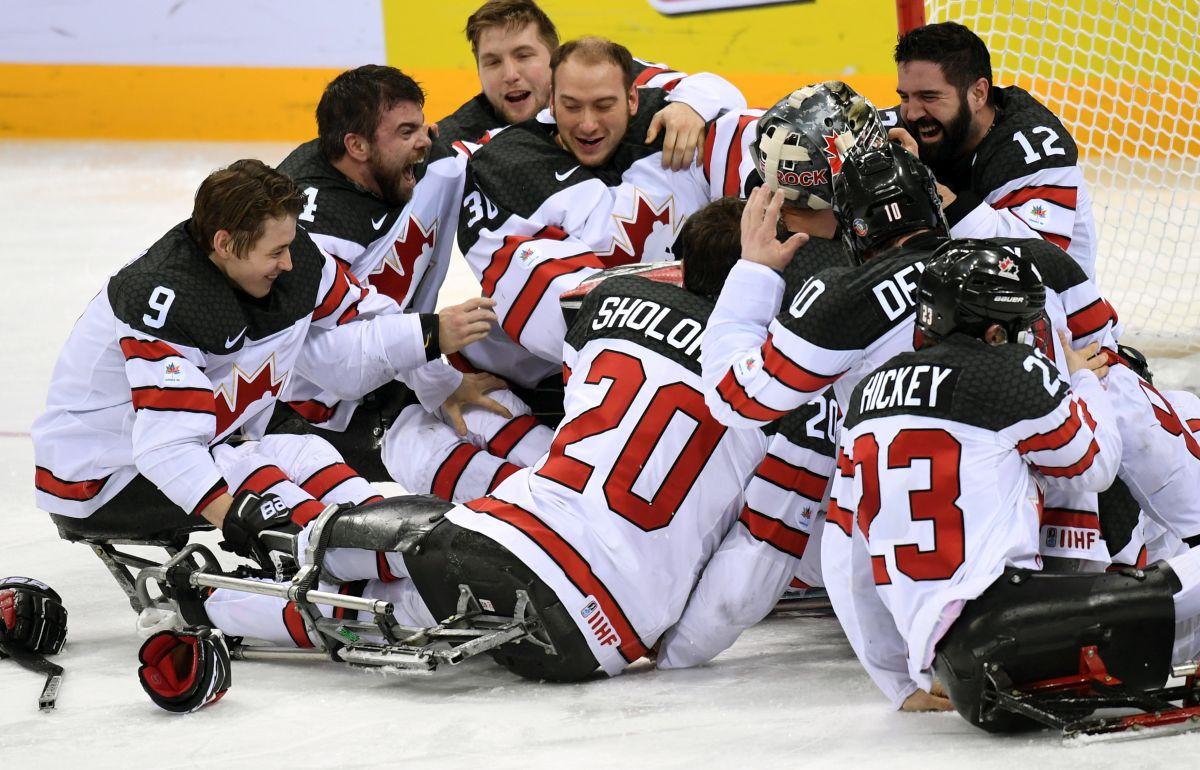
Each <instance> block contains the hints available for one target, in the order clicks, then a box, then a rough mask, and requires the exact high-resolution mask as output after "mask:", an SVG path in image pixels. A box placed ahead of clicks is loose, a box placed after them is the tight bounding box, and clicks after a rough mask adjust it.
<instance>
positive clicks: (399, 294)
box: [367, 214, 437, 306]
mask: <svg viewBox="0 0 1200 770" xmlns="http://www.w3.org/2000/svg"><path fill="white" fill-rule="evenodd" d="M436 242H437V221H436V220H435V221H434V222H433V224H432V225H430V226H429V229H425V227H424V226H423V225H422V224H421V220H419V219H417V218H416V217H415V216H413V215H411V214H410V215H409V217H408V222H407V223H406V224H405V225H404V231H403V232H402V233H400V237H399V238H397V239H396V243H395V244H394V245H393V246H392V248H390V249H388V250H387V252H386V253H385V254H384V256H383V261H382V262H380V263H379V267H377V268H376V269H375V270H374V271H373V272H372V273H371V274H370V275H368V276H367V283H369V284H371V285H372V286H374V287H375V289H376V290H377V291H378V292H379V293H380V294H382V295H384V296H385V297H391V298H392V299H394V300H396V304H398V305H401V306H403V303H404V298H405V297H407V296H408V289H409V287H410V286H411V285H412V279H413V267H414V266H415V265H416V264H417V260H418V259H420V258H421V255H422V254H424V253H425V249H426V248H429V249H430V250H432V249H433V246H434V244H435V243H436Z"/></svg>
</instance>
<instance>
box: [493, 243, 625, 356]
mask: <svg viewBox="0 0 1200 770" xmlns="http://www.w3.org/2000/svg"><path fill="white" fill-rule="evenodd" d="M589 267H594V268H598V269H603V268H604V262H602V261H601V259H600V257H597V256H596V255H595V254H593V253H592V252H590V251H589V252H586V253H584V254H579V255H576V256H574V257H563V258H562V259H548V260H546V261H545V262H542V263H541V264H540V265H538V266H537V267H535V268H534V269H533V272H532V273H530V274H529V277H528V278H527V279H525V284H524V285H523V286H522V287H521V292H520V294H518V295H517V298H516V299H515V300H513V303H512V305H511V306H510V307H509V309H508V312H507V313H505V314H504V323H503V324H501V325H502V326H503V327H504V331H505V333H507V334H508V336H509V337H512V339H513V341H514V342H517V343H520V342H521V334H522V332H524V331H525V325H526V324H527V323H529V319H530V318H531V317H532V316H533V312H534V311H535V310H537V307H538V305H539V304H540V303H541V301H542V297H543V296H545V294H546V291H547V290H548V289H549V288H550V284H552V283H553V282H554V281H555V280H556V279H558V278H561V277H562V276H564V275H570V274H571V273H576V272H579V271H580V270H584V269H586V268H589Z"/></svg>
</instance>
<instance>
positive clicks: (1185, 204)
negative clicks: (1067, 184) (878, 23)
mask: <svg viewBox="0 0 1200 770" xmlns="http://www.w3.org/2000/svg"><path fill="white" fill-rule="evenodd" d="M897 10H898V16H899V20H900V28H901V31H907V30H908V29H911V28H912V27H914V26H920V25H921V24H923V23H933V22H940V21H956V22H959V23H961V24H965V25H966V26H968V27H970V28H971V29H972V30H974V31H975V32H976V34H978V35H979V36H980V37H981V38H983V40H984V41H985V42H986V43H987V45H988V49H989V50H990V51H991V55H992V69H993V77H994V79H995V82H996V84H997V85H1002V86H1005V85H1019V86H1021V87H1023V88H1025V89H1026V90H1028V91H1029V92H1030V93H1032V94H1034V95H1035V96H1036V97H1038V98H1039V99H1040V100H1041V101H1042V102H1043V103H1044V104H1045V105H1046V106H1048V107H1049V108H1050V109H1051V110H1053V111H1054V112H1055V114H1057V115H1058V116H1059V117H1060V118H1061V119H1062V121H1063V123H1064V124H1065V125H1066V126H1067V128H1068V129H1070V131H1071V132H1072V134H1073V135H1074V137H1075V141H1076V143H1077V144H1078V146H1079V151H1080V156H1081V157H1080V165H1081V166H1082V167H1083V173H1084V176H1085V178H1086V179H1087V181H1088V186H1089V188H1090V191H1091V194H1092V198H1093V205H1094V212H1095V218H1096V236H1097V239H1098V255H1097V278H1098V282H1099V284H1100V288H1101V290H1102V291H1104V293H1105V294H1106V295H1107V296H1108V297H1109V298H1110V299H1111V300H1112V301H1113V304H1114V305H1115V306H1116V308H1117V311H1118V313H1119V314H1120V316H1121V320H1122V321H1123V322H1124V324H1125V328H1126V332H1127V336H1126V339H1127V340H1128V341H1130V342H1131V343H1133V344H1137V345H1140V346H1142V347H1143V348H1145V349H1146V350H1147V352H1151V353H1153V354H1155V355H1156V356H1182V355H1189V354H1195V353H1197V352H1200V107H1198V105H1200V3H1198V2H1196V0H983V1H982V2H981V1H980V0H927V1H925V2H922V0H897ZM1197 384H1200V383H1192V385H1193V387H1194V386H1195V385H1197Z"/></svg>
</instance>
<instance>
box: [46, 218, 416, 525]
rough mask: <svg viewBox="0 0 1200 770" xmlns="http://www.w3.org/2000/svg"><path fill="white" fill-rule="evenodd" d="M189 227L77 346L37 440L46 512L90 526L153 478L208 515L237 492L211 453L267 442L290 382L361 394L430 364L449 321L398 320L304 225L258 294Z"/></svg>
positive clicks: (131, 279) (94, 310)
mask: <svg viewBox="0 0 1200 770" xmlns="http://www.w3.org/2000/svg"><path fill="white" fill-rule="evenodd" d="M187 224H188V223H187V222H183V223H180V224H179V225H176V226H175V227H173V228H172V229H171V230H170V231H169V232H168V233H167V234H166V235H165V236H163V237H162V238H161V239H160V240H159V241H158V242H157V243H155V244H154V245H153V246H151V247H150V249H149V250H147V251H146V252H144V253H143V254H142V255H141V256H139V257H138V258H137V259H135V260H133V261H132V262H130V263H129V264H128V265H126V266H125V267H123V268H122V269H121V270H119V271H117V272H116V273H115V274H114V275H113V276H112V277H110V278H109V280H108V283H107V285H106V286H105V288H104V290H103V291H101V292H100V293H99V294H97V295H96V297H95V298H93V299H92V301H91V303H90V304H89V305H88V307H87V309H86V310H85V311H84V313H83V315H82V316H81V317H80V319H79V320H78V321H77V322H76V324H75V327H74V329H72V331H71V334H70V336H69V337H68V339H67V342H66V344H65V345H64V346H63V349H62V352H61V353H60V354H59V358H58V362H57V363H56V365H55V368H54V374H53V378H52V380H51V383H50V392H49V395H48V396H47V399H46V411H45V412H43V413H42V414H41V415H40V416H39V417H38V418H37V420H36V421H35V422H34V424H33V431H32V434H33V444H34V457H35V461H36V464H37V474H36V497H37V504H38V507H40V508H42V509H43V510H46V511H49V512H51V513H56V514H61V515H64V516H72V517H86V516H88V515H90V514H91V513H92V512H93V511H95V510H96V509H97V508H98V507H100V506H101V505H103V504H104V503H105V502H107V501H108V500H110V499H112V498H113V496H114V495H116V494H117V493H118V492H119V491H120V490H121V489H122V488H123V487H124V486H125V485H126V484H128V483H129V482H130V481H131V480H132V479H133V478H134V477H135V476H137V475H138V474H139V473H141V474H142V475H144V476H146V478H148V479H149V480H150V481H151V482H153V483H154V484H155V485H156V486H157V487H158V488H159V489H160V490H162V492H163V493H164V494H165V495H166V496H167V498H169V499H170V500H171V501H172V502H174V503H175V504H177V505H178V506H179V507H181V508H183V509H184V510H185V511H192V512H198V511H200V510H202V509H203V508H204V507H205V506H207V505H208V503H209V502H211V501H212V500H214V499H216V497H217V496H219V495H220V494H222V493H224V492H226V491H227V489H226V484H225V482H224V480H223V479H222V477H221V474H220V472H219V471H218V469H217V466H216V464H215V463H214V462H213V458H212V455H211V454H210V452H209V447H211V446H212V445H214V444H216V443H218V442H220V441H223V440H225V439H227V438H229V437H231V436H233V435H235V434H240V435H243V436H246V437H248V438H258V437H261V436H262V434H263V432H264V431H265V429H266V424H267V422H268V420H269V418H270V414H271V410H272V408H273V406H274V403H275V400H276V399H277V398H278V397H279V394H280V393H281V392H283V390H284V389H285V388H286V385H287V382H288V380H289V378H291V377H292V376H294V375H299V376H303V377H305V378H306V379H308V380H310V381H312V382H316V383H321V384H322V385H323V386H324V387H326V388H328V389H329V390H330V391H331V392H334V393H336V394H338V395H339V396H341V397H342V398H348V399H355V398H359V397H361V396H362V395H363V394H364V393H366V392H369V391H370V390H372V389H374V388H376V387H379V386H380V385H382V384H383V383H385V382H387V381H388V380H390V379H393V378H395V376H396V374H397V372H399V371H404V370H407V369H413V368H416V367H417V366H420V365H422V364H424V363H425V362H426V360H427V354H426V348H425V341H424V340H425V335H424V330H425V327H426V326H429V325H430V324H432V323H436V316H431V315H418V314H405V313H400V312H398V311H397V309H396V303H395V302H393V301H391V300H390V299H385V298H383V297H381V296H380V295H379V293H378V292H376V291H375V290H374V289H371V288H369V287H364V286H362V285H361V284H360V283H359V282H358V280H357V279H356V278H355V277H354V276H353V274H351V273H350V271H349V270H347V269H346V267H345V266H344V265H343V264H342V263H340V262H338V261H337V260H335V259H332V258H330V257H328V256H326V255H325V254H324V253H322V252H321V250H320V249H319V248H318V247H317V245H316V244H315V243H313V241H312V240H311V239H310V238H309V237H308V235H307V234H306V233H305V232H304V230H303V229H298V230H297V235H296V239H295V240H294V241H293V242H292V245H291V259H292V269H291V271H289V272H286V273H283V274H281V275H280V276H279V277H278V278H277V279H276V280H275V282H274V285H273V287H272V289H271V292H270V293H269V294H268V295H267V296H266V297H265V298H263V299H255V298H253V297H250V296H249V295H247V294H244V293H243V292H241V291H240V290H238V289H236V288H234V286H233V285H232V284H231V283H230V282H229V281H228V279H226V277H225V276H224V274H223V273H221V271H220V270H219V269H218V268H217V266H216V265H215V264H214V263H213V262H212V261H211V260H209V259H208V258H207V256H206V255H205V254H204V253H203V252H202V251H201V250H200V248H199V247H198V246H197V245H196V243H195V241H193V239H192V238H191V237H190V235H189V233H188V230H187ZM301 523H303V522H301Z"/></svg>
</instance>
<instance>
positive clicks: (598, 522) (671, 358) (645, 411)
mask: <svg viewBox="0 0 1200 770" xmlns="http://www.w3.org/2000/svg"><path fill="white" fill-rule="evenodd" d="M709 308H711V303H710V302H708V301H707V300H705V299H703V298H700V297H698V296H696V295H693V294H690V293H688V292H685V291H683V290H682V289H679V288H676V287H673V286H668V285H665V284H659V283H654V282H651V281H648V280H646V279H643V278H639V277H626V276H621V277H614V278H610V279H608V280H606V281H604V283H602V284H601V285H600V286H599V287H597V288H596V289H593V290H592V292H591V293H590V294H589V295H588V297H587V299H586V300H585V301H584V304H583V307H582V308H581V310H580V313H579V316H578V318H577V320H576V322H575V324H574V325H573V326H572V329H571V332H570V335H569V336H568V340H567V347H566V356H565V357H566V359H567V361H566V363H567V366H568V367H569V379H568V382H567V387H566V396H565V403H564V408H565V411H566V418H565V419H564V421H563V422H562V424H561V425H560V426H559V428H558V431H557V432H556V434H555V437H554V441H553V443H552V446H551V449H550V452H549V453H548V455H547V456H546V457H544V458H542V460H541V461H540V462H539V463H537V464H536V465H535V466H533V467H531V468H527V469H524V470H521V471H519V472H517V473H515V474H514V475H512V476H510V477H509V478H508V479H507V480H505V481H504V482H503V483H502V484H501V485H500V486H499V487H498V488H497V489H496V490H495V492H493V493H492V495H490V496H488V497H485V498H482V499H480V500H476V501H473V502H470V503H467V504H466V505H465V506H459V507H457V508H455V509H454V510H453V511H451V512H450V513H449V514H448V517H449V518H450V519H451V520H452V521H454V523H456V524H458V525H459V526H462V527H466V528H468V529H473V530H475V531H477V532H480V533H482V534H484V535H486V536H487V537H489V538H491V539H493V540H495V541H497V542H498V543H500V544H502V545H503V546H504V547H505V548H507V549H508V550H510V551H512V552H513V553H514V554H515V555H516V556H517V557H518V558H520V559H521V560H522V561H523V562H525V563H526V564H527V565H529V566H530V568H532V569H533V570H534V571H536V572H537V574H538V575H539V576H540V577H541V578H542V579H543V580H544V581H545V582H546V583H547V584H548V585H549V586H550V587H551V588H552V589H553V590H554V591H555V593H556V594H557V595H558V597H559V598H560V599H561V600H562V602H563V605H564V606H565V607H566V608H567V610H568V612H569V613H570V615H571V616H572V618H573V619H574V620H575V622H576V624H578V626H579V628H580V630H581V631H582V633H583V635H584V637H585V638H586V639H587V640H588V643H589V645H590V646H591V649H592V651H593V652H594V653H595V655H596V659H597V661H599V663H600V664H601V666H602V667H603V668H604V669H605V671H607V672H608V673H610V674H615V673H618V672H619V671H621V670H622V669H623V668H624V667H625V666H627V665H629V664H630V663H632V662H633V661H635V660H637V659H638V658H640V657H642V656H644V655H646V654H647V651H648V649H649V648H650V647H651V646H653V645H654V644H655V643H656V642H658V641H659V640H660V637H661V638H662V642H661V646H660V649H659V661H660V663H664V664H665V665H670V663H669V661H672V660H674V659H675V656H676V651H677V650H679V651H682V654H683V655H684V656H693V655H694V653H693V652H691V651H692V650H694V649H702V650H704V651H705V652H704V653H703V655H701V656H700V657H703V658H704V659H707V658H708V657H711V655H712V654H715V651H714V652H708V651H709V650H712V649H713V648H714V647H715V648H716V651H719V650H720V649H723V647H724V645H726V644H728V642H729V641H732V637H736V636H737V632H738V631H740V630H741V628H740V627H739V628H736V629H733V630H732V637H729V636H728V635H729V634H730V632H731V626H730V624H732V623H739V622H744V620H745V619H744V618H739V617H737V616H738V615H740V614H742V613H744V612H745V609H744V608H746V607H748V606H750V605H752V604H754V603H757V604H758V605H761V606H763V609H762V610H761V614H759V615H758V616H757V617H754V618H753V619H751V620H749V621H748V622H747V623H746V624H747V625H748V624H749V622H754V621H756V620H758V619H759V618H760V617H761V616H762V614H765V613H766V611H767V610H768V609H769V608H770V606H771V605H773V604H774V602H775V600H776V599H777V598H778V596H779V587H781V585H782V584H780V586H779V587H776V586H772V587H770V588H765V589H763V594H762V595H761V596H760V595H758V594H756V593H755V589H756V588H759V587H761V586H759V585H757V584H755V582H754V579H753V577H752V576H754V575H761V574H762V572H761V571H758V572H756V570H761V569H762V567H763V566H764V565H763V564H760V563H756V562H755V561H754V560H749V561H747V562H743V564H742V568H743V573H744V574H743V576H742V577H740V578H739V579H736V580H718V581H710V582H711V585H710V586H709V589H708V590H705V591H701V590H700V589H699V588H697V580H698V579H699V580H700V582H701V584H702V585H703V584H704V582H705V578H704V577H703V573H704V571H705V570H706V569H707V568H706V566H705V565H706V564H707V563H708V562H709V559H710V557H712V556H713V554H714V553H716V552H717V550H718V549H719V548H724V546H723V545H722V543H723V542H725V541H727V539H728V538H732V537H741V536H742V535H739V534H738V533H739V532H745V528H746V526H749V527H751V534H750V535H749V537H750V538H751V539H752V540H753V541H754V543H757V544H758V546H759V550H758V551H757V555H758V556H759V557H761V558H762V559H765V560H767V561H769V562H773V563H774V564H776V565H783V566H780V567H778V571H779V572H780V574H781V575H785V582H786V579H787V578H790V577H791V574H793V573H794V569H795V559H794V558H793V557H791V556H790V555H787V554H784V553H782V552H781V551H779V550H777V548H776V546H775V545H773V544H772V543H771V542H764V541H777V542H786V541H788V540H789V539H794V538H797V537H802V536H803V535H802V533H801V532H800V530H799V528H798V527H797V526H795V524H794V522H774V523H773V522H771V521H770V520H766V521H764V522H763V523H762V525H761V526H760V524H759V522H758V520H757V519H756V520H754V521H752V522H750V523H749V524H748V525H742V524H738V523H737V522H738V520H739V516H742V515H743V506H742V496H741V490H742V489H743V487H744V485H745V483H746V481H747V480H748V479H749V477H750V475H751V473H753V472H754V469H755V468H756V467H757V466H758V464H759V463H760V461H761V460H762V458H763V454H764V451H765V448H766V438H765V436H764V434H763V432H762V431H760V430H757V429H753V430H736V429H734V430H730V429H726V428H725V427H724V426H721V425H720V424H719V423H717V422H716V421H715V420H713V419H712V416H711V415H710V414H709V413H708V410H707V409H706V408H705V406H704V399H703V396H702V395H701V393H700V389H699V388H700V379H699V360H698V356H699V340H700V336H701V334H702V333H703V328H704V322H705V320H706V318H707V314H708V310H709ZM789 570H790V571H789ZM716 597H725V600H714V598H716ZM764 597H765V598H764ZM673 627H674V630H673V631H672V632H671V633H669V634H668V635H666V636H664V632H665V631H667V629H670V628H673ZM742 627H744V626H742ZM685 665H686V663H685Z"/></svg>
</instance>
